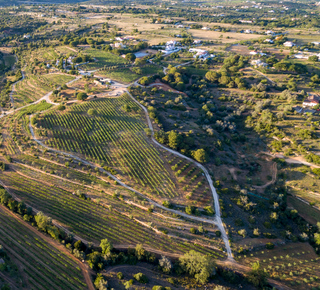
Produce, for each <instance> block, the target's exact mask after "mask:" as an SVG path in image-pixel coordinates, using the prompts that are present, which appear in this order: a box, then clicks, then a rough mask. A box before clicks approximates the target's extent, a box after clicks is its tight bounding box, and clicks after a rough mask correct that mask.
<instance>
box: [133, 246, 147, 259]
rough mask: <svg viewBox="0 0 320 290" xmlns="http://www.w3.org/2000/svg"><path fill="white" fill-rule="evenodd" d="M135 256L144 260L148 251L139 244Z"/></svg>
mask: <svg viewBox="0 0 320 290" xmlns="http://www.w3.org/2000/svg"><path fill="white" fill-rule="evenodd" d="M135 254H136V257H137V258H138V260H142V259H143V258H144V257H145V255H146V250H145V249H144V248H143V246H142V244H137V246H136V249H135Z"/></svg>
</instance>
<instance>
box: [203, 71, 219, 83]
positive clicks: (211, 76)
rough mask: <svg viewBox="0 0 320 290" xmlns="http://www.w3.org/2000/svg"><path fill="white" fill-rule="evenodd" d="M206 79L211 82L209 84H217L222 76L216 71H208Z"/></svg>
mask: <svg viewBox="0 0 320 290" xmlns="http://www.w3.org/2000/svg"><path fill="white" fill-rule="evenodd" d="M205 78H206V79H207V80H208V81H209V82H212V83H214V82H217V81H218V79H219V78H220V74H219V73H217V72H215V71H208V72H207V73H206V75H205Z"/></svg>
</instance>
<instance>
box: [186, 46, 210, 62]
mask: <svg viewBox="0 0 320 290" xmlns="http://www.w3.org/2000/svg"><path fill="white" fill-rule="evenodd" d="M189 52H192V53H194V55H193V58H199V59H201V60H206V59H208V58H214V57H215V55H214V54H209V52H208V51H207V50H204V49H199V48H190V49H189Z"/></svg>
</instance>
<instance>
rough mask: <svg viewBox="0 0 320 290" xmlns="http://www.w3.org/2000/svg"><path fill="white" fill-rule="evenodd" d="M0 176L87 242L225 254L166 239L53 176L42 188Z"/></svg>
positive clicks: (17, 177) (18, 176)
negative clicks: (63, 185) (54, 183)
mask: <svg viewBox="0 0 320 290" xmlns="http://www.w3.org/2000/svg"><path fill="white" fill-rule="evenodd" d="M1 179H2V181H3V182H4V183H5V184H6V185H7V186H9V188H10V191H11V192H12V193H14V194H15V195H16V196H17V197H18V198H21V199H22V200H23V201H25V202H26V204H28V205H30V206H32V207H34V208H36V209H38V210H41V211H42V212H44V213H45V214H47V215H49V216H50V217H52V218H53V219H55V220H56V221H58V222H59V223H60V224H63V225H64V226H65V227H67V228H68V229H69V230H70V231H71V232H72V233H74V234H76V235H77V236H80V237H81V238H83V239H85V240H87V241H91V242H94V243H99V241H100V240H101V239H103V238H108V239H109V240H111V241H112V242H113V243H114V244H115V245H131V246H134V245H136V244H137V243H142V244H144V245H146V246H148V247H150V248H156V249H158V250H162V251H166V252H175V253H176V252H180V253H183V252H186V251H189V250H191V249H195V250H197V251H199V252H202V253H208V254H210V255H212V256H214V257H216V258H221V257H224V254H223V253H222V252H221V251H219V250H211V249H207V248H204V247H202V246H197V245H193V244H189V243H181V242H178V241H175V240H173V239H169V240H168V239H163V237H162V235H160V236H159V235H155V234H154V233H153V232H152V231H151V230H149V229H146V228H145V227H144V226H141V225H140V224H138V223H137V222H135V221H134V220H132V219H130V218H128V217H126V216H124V215H123V214H120V213H118V212H117V211H116V210H112V208H109V209H107V208H105V207H102V206H99V205H97V204H96V203H94V202H93V201H90V200H85V199H81V198H79V197H78V196H77V195H75V194H73V193H72V192H69V191H66V190H64V189H62V188H60V187H57V186H52V185H50V184H48V183H47V182H49V183H51V180H50V178H46V180H47V182H46V183H42V185H41V187H39V183H38V182H37V181H36V180H38V179H36V180H33V179H31V178H29V177H26V176H23V175H21V174H18V173H12V172H10V173H7V172H5V173H4V174H3V176H2V178H1ZM42 179H44V177H43V176H42ZM105 198H106V202H107V203H108V204H112V202H108V199H111V197H109V198H108V197H107V196H106V197H105ZM115 208H119V207H118V206H117V207H115ZM122 208H123V210H124V212H125V211H127V212H128V213H130V212H131V210H130V208H129V207H128V206H126V205H124V206H122Z"/></svg>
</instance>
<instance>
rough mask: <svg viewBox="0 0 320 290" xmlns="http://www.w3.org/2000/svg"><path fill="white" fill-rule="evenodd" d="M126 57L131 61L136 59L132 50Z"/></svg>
mask: <svg viewBox="0 0 320 290" xmlns="http://www.w3.org/2000/svg"><path fill="white" fill-rule="evenodd" d="M126 59H127V60H129V61H135V59H136V56H135V55H134V54H133V53H131V52H130V53H127V54H126Z"/></svg>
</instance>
